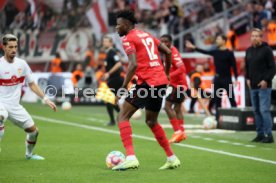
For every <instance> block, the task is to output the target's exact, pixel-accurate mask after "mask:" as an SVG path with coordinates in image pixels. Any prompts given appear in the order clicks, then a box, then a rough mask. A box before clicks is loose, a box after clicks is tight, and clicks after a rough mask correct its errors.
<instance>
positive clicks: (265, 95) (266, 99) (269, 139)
mask: <svg viewBox="0 0 276 183" xmlns="http://www.w3.org/2000/svg"><path fill="white" fill-rule="evenodd" d="M259 91H260V92H259V101H260V112H261V116H262V119H263V127H264V133H265V138H264V139H263V140H262V142H263V143H273V142H274V138H273V135H272V118H271V112H270V105H271V88H267V89H260V90H259Z"/></svg>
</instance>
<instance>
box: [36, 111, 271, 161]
mask: <svg viewBox="0 0 276 183" xmlns="http://www.w3.org/2000/svg"><path fill="white" fill-rule="evenodd" d="M32 117H33V118H35V119H38V120H42V121H47V122H50V123H56V124H62V125H67V126H74V127H79V128H84V129H90V130H95V131H101V132H105V133H110V134H116V135H118V134H119V132H118V131H115V130H108V129H105V128H100V127H95V126H89V125H82V124H78V123H74V122H70V121H64V120H57V119H52V118H46V117H42V116H36V115H33V116H32ZM133 137H135V138H138V139H144V140H149V141H155V139H154V138H151V137H147V136H143V135H135V134H133ZM174 145H176V146H181V147H187V148H191V149H197V150H201V151H206V152H212V153H216V154H222V155H227V156H231V157H236V158H241V159H248V160H252V161H258V162H263V163H268V164H273V165H276V161H272V160H267V159H262V158H257V157H253V156H246V155H241V154H235V153H230V152H226V151H222V150H215V149H210V148H205V147H200V146H194V145H188V144H174Z"/></svg>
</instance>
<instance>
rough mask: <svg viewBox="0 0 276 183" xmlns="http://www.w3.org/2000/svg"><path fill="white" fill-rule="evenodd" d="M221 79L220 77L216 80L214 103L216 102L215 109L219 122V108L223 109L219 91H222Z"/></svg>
mask: <svg viewBox="0 0 276 183" xmlns="http://www.w3.org/2000/svg"><path fill="white" fill-rule="evenodd" d="M219 80H220V79H219V78H218V77H215V80H214V101H215V109H216V120H217V122H218V121H219V114H218V108H220V107H221V96H219V92H218V91H219V89H220V81H219Z"/></svg>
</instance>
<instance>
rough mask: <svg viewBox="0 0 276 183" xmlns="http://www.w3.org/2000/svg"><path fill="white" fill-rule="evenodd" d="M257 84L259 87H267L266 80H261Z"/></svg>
mask: <svg viewBox="0 0 276 183" xmlns="http://www.w3.org/2000/svg"><path fill="white" fill-rule="evenodd" d="M258 86H259V87H260V88H261V89H266V88H267V82H266V81H265V80H262V81H261V82H260V83H259V84H258Z"/></svg>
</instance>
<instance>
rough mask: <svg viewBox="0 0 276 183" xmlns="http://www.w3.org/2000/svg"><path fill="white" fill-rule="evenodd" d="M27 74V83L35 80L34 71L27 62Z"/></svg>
mask: <svg viewBox="0 0 276 183" xmlns="http://www.w3.org/2000/svg"><path fill="white" fill-rule="evenodd" d="M25 75H26V83H32V82H34V78H33V72H32V70H31V68H30V66H29V65H28V64H27V63H26V62H25Z"/></svg>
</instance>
